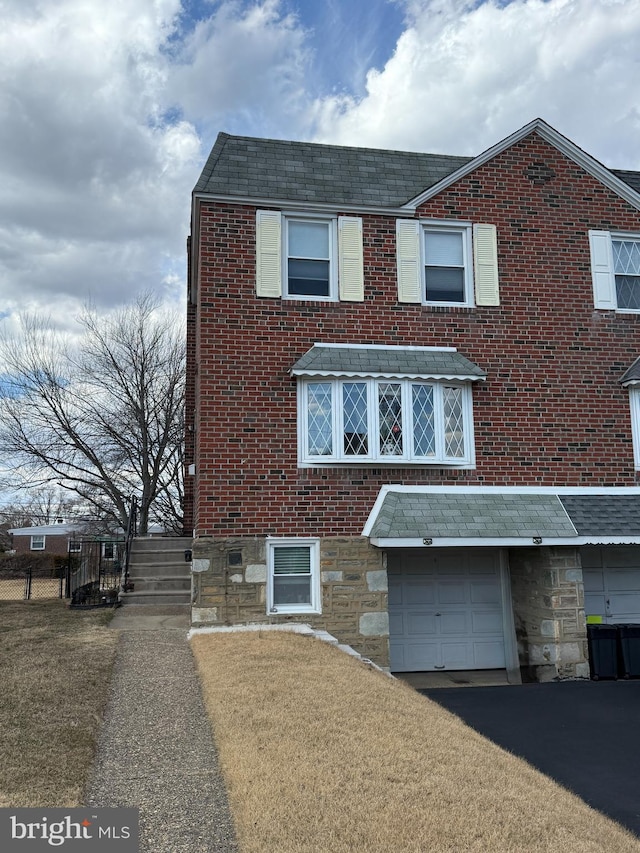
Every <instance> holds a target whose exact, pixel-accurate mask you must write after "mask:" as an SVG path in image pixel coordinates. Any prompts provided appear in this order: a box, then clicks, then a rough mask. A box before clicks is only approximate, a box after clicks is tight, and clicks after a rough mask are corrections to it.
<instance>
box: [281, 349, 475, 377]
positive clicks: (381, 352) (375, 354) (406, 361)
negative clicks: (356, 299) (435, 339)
mask: <svg viewBox="0 0 640 853" xmlns="http://www.w3.org/2000/svg"><path fill="white" fill-rule="evenodd" d="M291 373H292V375H294V376H309V375H312V374H318V373H321V374H325V375H326V374H332V375H335V376H339V375H341V376H344V375H345V374H354V373H355V374H360V375H370V374H383V375H385V376H415V377H418V376H419V377H423V378H425V379H436V378H439V379H453V378H472V379H484V378H485V377H486V373H485V372H484V370H482V369H481V368H480V367H478V365H477V364H474V363H473V362H472V361H469V359H468V358H465V357H464V356H463V355H460V353H459V352H453V351H447V350H432V349H427V348H424V347H357V346H353V347H346V346H344V347H343V346H326V345H322V344H315V345H314V346H312V347H311V349H310V350H308V351H307V352H306V353H305V354H304V355H303V356H302V358H300V359H298V361H297V362H296V363H295V364H294V365H293V367H292V368H291Z"/></svg>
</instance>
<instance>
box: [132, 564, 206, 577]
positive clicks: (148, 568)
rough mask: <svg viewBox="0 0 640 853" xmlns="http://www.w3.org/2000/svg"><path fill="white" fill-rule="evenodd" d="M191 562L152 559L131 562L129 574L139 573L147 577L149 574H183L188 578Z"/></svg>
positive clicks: (160, 575)
mask: <svg viewBox="0 0 640 853" xmlns="http://www.w3.org/2000/svg"><path fill="white" fill-rule="evenodd" d="M189 566H190V564H189V563H154V562H151V561H147V562H144V563H142V562H137V561H131V562H130V563H129V574H130V575H137V576H138V577H147V576H148V575H157V576H158V577H162V576H164V575H173V576H178V575H179V576H181V577H185V578H188V577H189V575H190V574H191V570H190V567H189Z"/></svg>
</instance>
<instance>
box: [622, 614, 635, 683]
mask: <svg viewBox="0 0 640 853" xmlns="http://www.w3.org/2000/svg"><path fill="white" fill-rule="evenodd" d="M618 630H619V634H620V651H621V652H622V675H624V677H625V678H640V625H619V626H618Z"/></svg>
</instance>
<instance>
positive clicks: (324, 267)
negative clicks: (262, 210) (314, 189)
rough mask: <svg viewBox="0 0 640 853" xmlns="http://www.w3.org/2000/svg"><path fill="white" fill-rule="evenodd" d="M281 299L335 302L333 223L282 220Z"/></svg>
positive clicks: (334, 241) (312, 220)
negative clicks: (283, 274)
mask: <svg viewBox="0 0 640 853" xmlns="http://www.w3.org/2000/svg"><path fill="white" fill-rule="evenodd" d="M285 225H286V231H287V239H286V241H285V246H286V258H285V263H286V270H287V274H286V281H285V296H290V297H292V298H296V297H302V298H304V299H310V298H311V299H312V298H319V299H335V279H336V275H335V266H336V252H335V245H336V237H335V230H336V220H335V219H333V220H329V221H324V220H314V219H289V218H285Z"/></svg>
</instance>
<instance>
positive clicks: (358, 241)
mask: <svg viewBox="0 0 640 853" xmlns="http://www.w3.org/2000/svg"><path fill="white" fill-rule="evenodd" d="M338 258H339V261H338V266H339V270H338V276H339V280H340V299H343V300H345V301H346V302H362V301H363V300H364V271H363V250H362V219H361V218H360V217H359V216H340V217H338Z"/></svg>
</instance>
